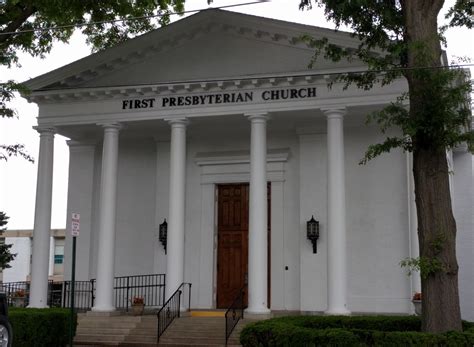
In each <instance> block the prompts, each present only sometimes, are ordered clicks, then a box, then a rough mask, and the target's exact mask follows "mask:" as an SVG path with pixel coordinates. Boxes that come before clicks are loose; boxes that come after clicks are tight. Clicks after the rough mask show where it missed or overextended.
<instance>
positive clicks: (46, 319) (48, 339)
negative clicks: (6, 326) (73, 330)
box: [9, 307, 70, 347]
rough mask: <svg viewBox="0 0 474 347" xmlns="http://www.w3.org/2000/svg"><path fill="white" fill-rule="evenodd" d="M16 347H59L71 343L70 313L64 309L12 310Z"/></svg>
mask: <svg viewBox="0 0 474 347" xmlns="http://www.w3.org/2000/svg"><path fill="white" fill-rule="evenodd" d="M9 319H10V323H11V325H12V328H13V346H15V347H23V346H24V347H27V346H28V347H29V346H35V347H59V346H66V345H67V343H68V341H69V319H70V311H69V310H68V309H63V308H44V309H37V308H14V307H12V308H10V309H9Z"/></svg>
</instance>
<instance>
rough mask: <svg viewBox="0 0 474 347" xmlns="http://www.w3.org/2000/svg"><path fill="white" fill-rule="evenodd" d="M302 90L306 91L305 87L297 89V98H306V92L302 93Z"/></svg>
mask: <svg viewBox="0 0 474 347" xmlns="http://www.w3.org/2000/svg"><path fill="white" fill-rule="evenodd" d="M303 92H306V89H300V90H298V97H299V98H306V93H303Z"/></svg>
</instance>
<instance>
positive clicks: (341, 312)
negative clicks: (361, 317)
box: [324, 308, 351, 316]
mask: <svg viewBox="0 0 474 347" xmlns="http://www.w3.org/2000/svg"><path fill="white" fill-rule="evenodd" d="M324 314H325V315H328V316H349V315H350V314H351V311H349V310H348V309H346V308H332V309H327V310H326V311H324Z"/></svg>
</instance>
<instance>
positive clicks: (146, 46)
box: [25, 10, 358, 91]
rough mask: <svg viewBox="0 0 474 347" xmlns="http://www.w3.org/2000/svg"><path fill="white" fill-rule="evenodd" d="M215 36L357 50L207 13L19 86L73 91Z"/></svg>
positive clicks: (337, 39) (291, 28)
mask: <svg viewBox="0 0 474 347" xmlns="http://www.w3.org/2000/svg"><path fill="white" fill-rule="evenodd" d="M215 32H219V33H225V34H228V35H230V36H234V37H239V38H245V39H248V40H256V41H260V42H264V43H269V44H278V45H285V46H288V47H293V48H295V49H303V50H313V48H311V47H309V46H308V45H307V43H306V42H304V41H303V40H302V39H301V37H302V35H304V34H307V35H311V36H314V37H323V36H324V37H328V38H329V39H330V40H331V42H334V43H335V44H337V45H340V46H344V47H346V48H347V47H348V48H353V49H356V48H357V45H358V40H357V39H355V38H352V37H351V36H350V35H349V34H348V33H342V32H335V31H334V30H329V29H323V28H317V27H312V26H307V25H301V24H296V23H289V22H283V21H278V20H273V19H267V18H261V17H256V16H249V15H243V14H239V13H233V12H227V11H222V10H207V11H202V12H200V13H198V14H196V15H194V16H191V17H188V18H185V19H183V20H180V21H178V22H175V23H173V24H171V25H169V26H167V27H163V28H160V29H157V30H154V31H152V32H149V33H147V34H144V35H142V36H139V37H137V38H135V39H132V40H129V41H127V42H125V43H123V44H121V45H118V46H116V47H113V48H110V49H108V50H105V51H103V52H99V53H96V54H93V55H91V56H88V57H86V58H84V59H81V60H79V61H77V62H74V63H72V64H69V65H67V66H65V67H63V68H60V69H57V70H54V71H52V72H50V73H47V74H45V75H42V76H39V77H37V78H34V79H32V80H30V81H27V82H25V83H26V85H27V86H28V87H29V88H30V89H31V90H33V91H46V90H52V89H63V88H77V87H80V86H81V85H84V84H85V83H87V82H88V81H91V80H94V79H95V78H98V77H100V76H104V75H106V74H110V73H114V72H116V71H119V70H120V69H122V68H124V67H127V66H129V65H130V64H139V63H140V62H142V61H144V60H146V59H149V58H150V57H153V56H155V55H158V54H160V52H163V51H166V50H169V49H172V48H174V47H178V46H182V45H185V44H186V43H187V42H189V41H190V40H193V39H196V38H198V37H201V36H205V35H208V34H210V33H215Z"/></svg>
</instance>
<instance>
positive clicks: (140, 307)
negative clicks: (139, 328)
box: [132, 304, 145, 316]
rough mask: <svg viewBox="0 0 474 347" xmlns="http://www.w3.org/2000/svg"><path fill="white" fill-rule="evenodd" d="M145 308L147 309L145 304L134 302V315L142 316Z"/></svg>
mask: <svg viewBox="0 0 474 347" xmlns="http://www.w3.org/2000/svg"><path fill="white" fill-rule="evenodd" d="M144 309H145V305H144V304H132V314H133V315H134V316H141V315H142V314H143V310H144Z"/></svg>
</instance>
